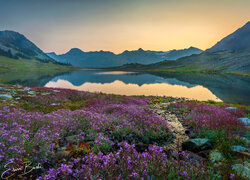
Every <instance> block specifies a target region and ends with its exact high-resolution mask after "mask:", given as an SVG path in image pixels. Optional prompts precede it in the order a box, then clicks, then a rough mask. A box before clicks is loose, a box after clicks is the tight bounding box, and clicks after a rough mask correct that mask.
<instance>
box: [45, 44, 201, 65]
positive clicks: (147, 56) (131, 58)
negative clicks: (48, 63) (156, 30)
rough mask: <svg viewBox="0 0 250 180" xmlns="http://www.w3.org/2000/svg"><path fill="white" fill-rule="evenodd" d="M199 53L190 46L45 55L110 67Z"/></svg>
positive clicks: (199, 50) (76, 51) (146, 62)
mask: <svg viewBox="0 0 250 180" xmlns="http://www.w3.org/2000/svg"><path fill="white" fill-rule="evenodd" d="M201 52H202V50H201V49H198V48H195V47H192V46H191V47H189V48H186V49H180V50H176V49H174V50H170V51H152V50H143V49H142V48H139V49H138V50H131V51H128V50H125V51H123V52H122V53H119V54H115V53H113V52H111V51H102V50H101V51H88V52H85V51H82V50H81V49H79V48H72V49H70V50H69V51H68V52H67V53H65V54H61V55H56V54H55V53H47V55H48V56H50V57H52V58H53V59H56V60H57V61H59V62H64V63H65V62H67V63H71V64H72V65H75V66H80V67H110V66H120V65H123V64H128V63H142V64H150V63H155V62H160V61H162V60H165V59H170V60H176V59H178V58H180V57H184V56H190V55H192V54H199V53H201Z"/></svg>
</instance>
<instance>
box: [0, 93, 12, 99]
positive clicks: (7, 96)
mask: <svg viewBox="0 0 250 180" xmlns="http://www.w3.org/2000/svg"><path fill="white" fill-rule="evenodd" d="M0 98H4V99H12V96H11V95H9V94H0Z"/></svg>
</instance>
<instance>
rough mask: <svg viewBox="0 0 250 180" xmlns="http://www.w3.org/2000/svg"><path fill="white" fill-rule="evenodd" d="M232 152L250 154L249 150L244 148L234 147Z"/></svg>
mask: <svg viewBox="0 0 250 180" xmlns="http://www.w3.org/2000/svg"><path fill="white" fill-rule="evenodd" d="M232 150H233V151H235V152H237V151H245V152H249V150H248V149H247V148H245V147H243V146H232Z"/></svg>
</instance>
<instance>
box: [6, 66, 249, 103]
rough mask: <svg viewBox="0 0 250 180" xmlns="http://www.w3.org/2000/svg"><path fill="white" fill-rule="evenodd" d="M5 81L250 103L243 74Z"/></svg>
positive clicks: (85, 75)
mask: <svg viewBox="0 0 250 180" xmlns="http://www.w3.org/2000/svg"><path fill="white" fill-rule="evenodd" d="M17 78H18V77H17ZM6 83H8V84H21V85H25V86H46V87H55V88H56V87H57V88H70V89H77V90H82V91H90V92H103V93H111V94H121V95H146V96H148V95H156V96H173V97H185V98H189V99H197V100H214V101H225V102H234V103H242V104H250V77H241V76H226V75H205V74H188V73H186V74H181V73H135V72H121V71H98V70H82V71H76V72H71V73H67V74H62V75H57V76H54V77H51V76H47V77H41V78H39V80H35V79H34V78H32V77H31V78H30V80H25V81H24V80H21V78H20V79H15V80H13V78H12V81H10V82H6Z"/></svg>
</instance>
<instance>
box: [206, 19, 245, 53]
mask: <svg viewBox="0 0 250 180" xmlns="http://www.w3.org/2000/svg"><path fill="white" fill-rule="evenodd" d="M225 50H250V21H249V22H247V23H246V24H245V25H244V26H243V27H241V28H239V29H238V30H236V31H235V32H233V33H232V34H230V35H228V36H226V37H225V38H223V39H222V40H221V41H219V42H218V43H216V44H215V45H214V46H213V47H211V48H210V49H208V50H206V51H207V52H218V51H225Z"/></svg>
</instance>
